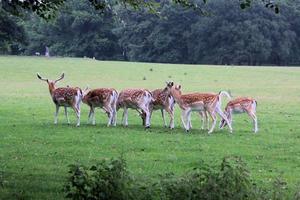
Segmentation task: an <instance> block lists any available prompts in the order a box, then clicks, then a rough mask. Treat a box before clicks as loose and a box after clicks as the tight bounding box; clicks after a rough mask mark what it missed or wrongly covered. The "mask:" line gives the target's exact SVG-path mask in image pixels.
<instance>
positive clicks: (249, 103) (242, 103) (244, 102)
mask: <svg viewBox="0 0 300 200" xmlns="http://www.w3.org/2000/svg"><path fill="white" fill-rule="evenodd" d="M256 107H257V102H256V100H255V99H252V98H247V97H240V98H237V99H234V100H231V101H229V102H228V103H227V105H226V107H225V112H224V114H225V115H226V116H227V118H228V120H229V122H230V123H232V114H233V113H247V114H248V115H249V117H250V118H251V119H252V120H253V126H254V129H253V131H254V133H257V131H258V127H257V117H256ZM226 125H227V122H226V121H225V120H224V119H223V120H221V123H220V128H224V127H225V126H226Z"/></svg>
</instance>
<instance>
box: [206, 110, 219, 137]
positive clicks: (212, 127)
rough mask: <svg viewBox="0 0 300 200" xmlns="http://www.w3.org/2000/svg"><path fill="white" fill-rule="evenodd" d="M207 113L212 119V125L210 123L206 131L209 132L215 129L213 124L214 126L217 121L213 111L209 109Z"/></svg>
mask: <svg viewBox="0 0 300 200" xmlns="http://www.w3.org/2000/svg"><path fill="white" fill-rule="evenodd" d="M209 115H210V117H211V119H212V125H211V128H210V130H209V131H208V134H211V133H212V132H213V131H214V129H215V126H216V123H217V117H216V114H215V112H211V111H209Z"/></svg>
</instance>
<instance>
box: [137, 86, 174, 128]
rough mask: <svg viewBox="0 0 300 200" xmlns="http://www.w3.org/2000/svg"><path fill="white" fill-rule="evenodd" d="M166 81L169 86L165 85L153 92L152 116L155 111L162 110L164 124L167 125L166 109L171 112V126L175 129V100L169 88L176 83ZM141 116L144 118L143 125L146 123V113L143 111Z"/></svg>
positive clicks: (150, 108)
mask: <svg viewBox="0 0 300 200" xmlns="http://www.w3.org/2000/svg"><path fill="white" fill-rule="evenodd" d="M166 83H167V87H165V88H164V89H156V90H153V91H152V92H151V93H152V97H153V99H154V101H152V102H151V103H150V105H149V111H150V118H151V116H152V112H153V111H155V110H160V111H161V115H162V118H163V122H164V126H165V127H167V123H166V120H165V111H167V113H169V115H170V124H169V128H171V129H173V128H174V107H175V100H174V98H173V97H172V96H171V95H170V92H169V89H168V88H171V87H172V86H173V85H174V83H173V82H166ZM141 117H142V120H143V125H145V119H146V114H145V113H142V114H141Z"/></svg>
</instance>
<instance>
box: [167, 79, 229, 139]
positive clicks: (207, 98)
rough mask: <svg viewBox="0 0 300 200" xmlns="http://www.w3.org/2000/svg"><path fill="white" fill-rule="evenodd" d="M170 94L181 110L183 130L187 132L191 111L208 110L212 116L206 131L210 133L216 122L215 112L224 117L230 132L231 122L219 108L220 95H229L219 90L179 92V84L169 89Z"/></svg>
mask: <svg viewBox="0 0 300 200" xmlns="http://www.w3.org/2000/svg"><path fill="white" fill-rule="evenodd" d="M170 94H171V95H172V96H173V97H174V99H175V101H176V103H177V104H178V105H179V107H180V108H181V110H182V113H181V121H182V123H183V126H184V128H185V130H186V131H187V132H188V131H189V130H190V128H191V127H190V125H191V122H190V121H191V113H192V112H193V111H196V112H199V111H205V112H208V114H209V115H210V117H211V118H212V126H211V128H210V130H209V131H208V133H209V134H210V133H212V132H213V130H214V128H215V126H216V122H217V116H216V113H217V114H219V115H220V116H221V117H222V119H224V120H225V121H226V122H227V124H228V127H229V130H230V132H232V128H231V123H230V121H229V120H228V119H227V117H226V115H225V114H224V113H223V112H222V109H221V97H222V96H223V95H226V96H227V97H228V98H230V95H229V94H228V93H227V92H225V91H221V92H219V94H208V93H190V94H181V85H174V86H173V87H172V88H171V89H170Z"/></svg>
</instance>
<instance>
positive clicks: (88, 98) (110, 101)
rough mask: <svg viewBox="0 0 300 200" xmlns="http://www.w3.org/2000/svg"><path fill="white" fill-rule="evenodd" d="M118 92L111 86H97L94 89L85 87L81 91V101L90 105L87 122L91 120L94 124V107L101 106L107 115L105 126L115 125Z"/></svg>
mask: <svg viewBox="0 0 300 200" xmlns="http://www.w3.org/2000/svg"><path fill="white" fill-rule="evenodd" d="M117 100H118V92H117V91H116V90H115V89H112V88H98V89H94V90H89V89H88V88H86V89H85V90H84V92H83V99H82V102H83V103H85V104H87V105H88V106H90V112H89V116H88V122H90V121H91V118H92V124H93V125H95V124H96V122H95V108H96V107H100V108H102V109H103V110H104V111H105V112H106V114H107V116H108V123H107V126H110V125H113V126H116V123H117V121H116V116H117V110H116V105H117Z"/></svg>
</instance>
